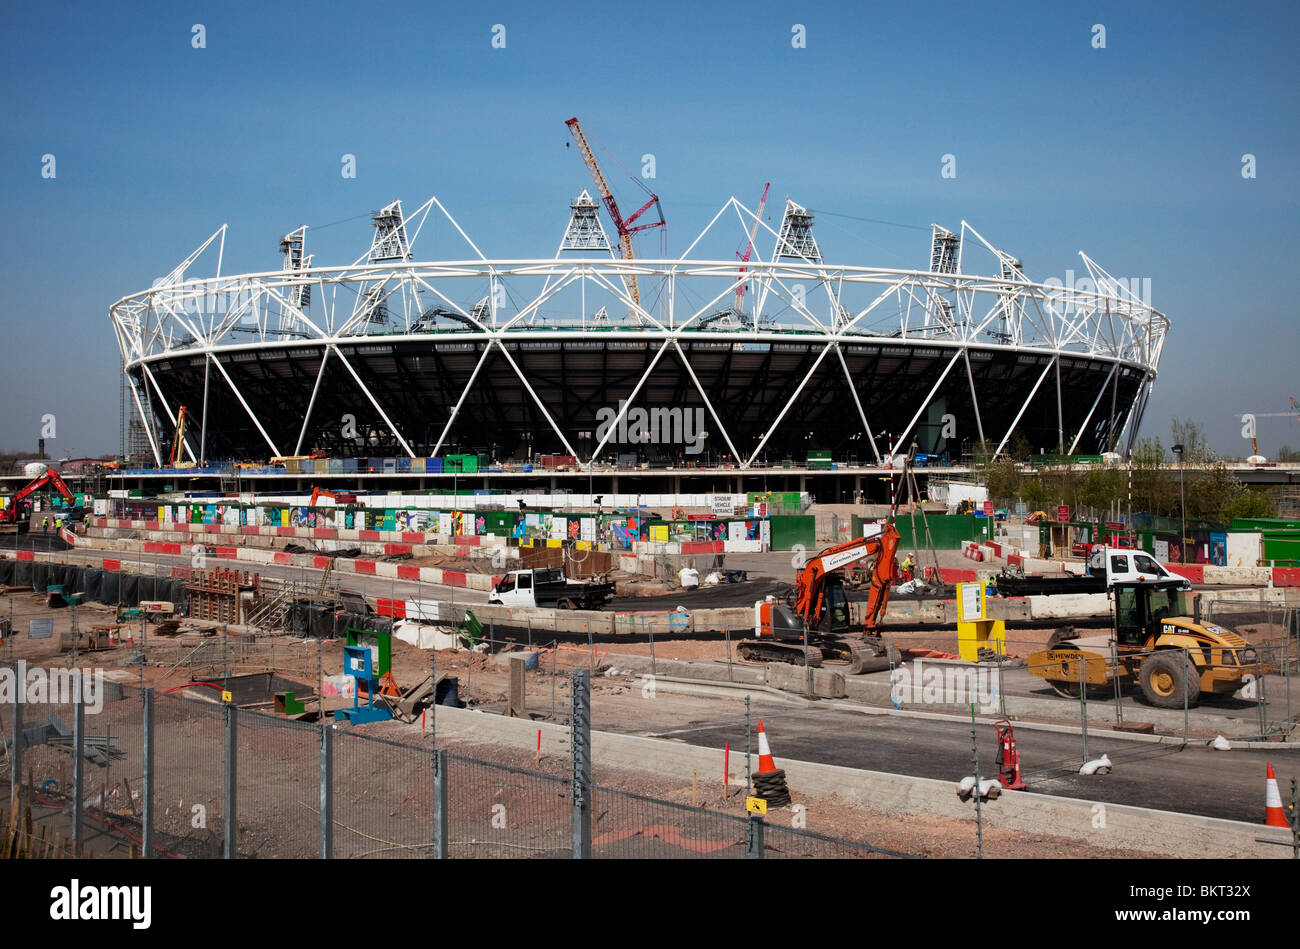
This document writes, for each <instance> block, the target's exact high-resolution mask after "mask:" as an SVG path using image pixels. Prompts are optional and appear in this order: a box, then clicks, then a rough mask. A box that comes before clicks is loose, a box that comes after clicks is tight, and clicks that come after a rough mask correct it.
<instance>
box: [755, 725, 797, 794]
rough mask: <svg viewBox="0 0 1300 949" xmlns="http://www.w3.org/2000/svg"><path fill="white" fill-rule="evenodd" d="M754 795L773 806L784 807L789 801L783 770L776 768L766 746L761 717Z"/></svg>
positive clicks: (769, 748)
mask: <svg viewBox="0 0 1300 949" xmlns="http://www.w3.org/2000/svg"><path fill="white" fill-rule="evenodd" d="M754 797H761V798H762V799H763V800H765V801H767V803H768V804H771V805H772V806H773V807H786V806H787V805H789V803H790V789H789V788H788V787H786V784H785V771H783V770H782V769H780V768H778V767H777V766H776V762H775V761H774V760H773V759H772V749H771V747H769V746H768V743H767V732H766V731H764V730H763V720H762V719H759V722H758V773H757V774H755V775H754Z"/></svg>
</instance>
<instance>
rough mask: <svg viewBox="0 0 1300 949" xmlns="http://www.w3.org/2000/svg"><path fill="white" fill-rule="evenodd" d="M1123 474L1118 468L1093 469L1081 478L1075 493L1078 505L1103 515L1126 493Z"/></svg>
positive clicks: (1125, 479) (1125, 480)
mask: <svg viewBox="0 0 1300 949" xmlns="http://www.w3.org/2000/svg"><path fill="white" fill-rule="evenodd" d="M1127 490H1128V488H1127V478H1126V475H1125V472H1124V471H1122V470H1121V469H1118V468H1094V469H1093V470H1092V471H1089V472H1088V473H1087V474H1086V475H1084V476H1083V480H1082V481H1081V482H1080V483H1079V490H1078V493H1077V495H1076V496H1077V498H1078V503H1079V504H1080V505H1081V506H1082V507H1085V508H1088V509H1089V510H1090V511H1092V512H1095V513H1104V512H1105V511H1107V510H1109V509H1110V506H1111V504H1112V503H1113V502H1115V501H1116V500H1120V499H1123V498H1124V497H1125V496H1126V492H1127Z"/></svg>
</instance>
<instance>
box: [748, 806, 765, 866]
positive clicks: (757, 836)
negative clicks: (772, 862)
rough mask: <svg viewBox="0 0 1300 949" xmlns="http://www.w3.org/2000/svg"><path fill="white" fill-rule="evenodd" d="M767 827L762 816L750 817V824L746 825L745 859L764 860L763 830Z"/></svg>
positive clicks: (753, 815) (754, 815)
mask: <svg viewBox="0 0 1300 949" xmlns="http://www.w3.org/2000/svg"><path fill="white" fill-rule="evenodd" d="M766 826H767V825H766V824H765V823H764V822H763V815H762V814H750V815H749V822H748V823H747V824H746V825H745V830H746V834H745V857H746V858H747V859H749V860H762V859H763V836H764V833H763V829H764V828H765V827H766Z"/></svg>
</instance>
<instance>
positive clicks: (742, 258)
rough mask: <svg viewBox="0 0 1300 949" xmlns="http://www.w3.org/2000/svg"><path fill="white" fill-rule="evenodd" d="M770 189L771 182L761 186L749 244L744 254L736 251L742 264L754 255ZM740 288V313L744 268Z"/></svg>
mask: <svg viewBox="0 0 1300 949" xmlns="http://www.w3.org/2000/svg"><path fill="white" fill-rule="evenodd" d="M771 187H772V182H770V181H769V182H768V183H767V184H765V185H763V197H761V198H759V200H758V213H757V214H755V215H754V225H753V227H751V228H750V229H749V243H748V244H746V245H745V253H744V254H741V253H740V251H736V256H737V257H739V258H740V262H741V263H742V264H747V263H749V258H750V255H751V254H753V253H754V239H755V238H757V237H758V225H759V222H760V221H762V220H763V208H764V207H766V206H767V190H768V189H769V188H771ZM740 280H741V283H740V286H738V287H736V310H737V312H742V311H743V307H744V304H745V283H744V280H745V268H744V267H741V268H740Z"/></svg>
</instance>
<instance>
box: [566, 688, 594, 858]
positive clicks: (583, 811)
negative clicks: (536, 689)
mask: <svg viewBox="0 0 1300 949" xmlns="http://www.w3.org/2000/svg"><path fill="white" fill-rule="evenodd" d="M590 689H591V676H590V673H589V672H588V671H587V670H586V669H574V670H573V682H572V685H571V689H570V691H571V692H572V708H573V714H572V717H571V719H570V720H571V721H572V723H573V724H572V731H573V740H572V745H573V858H574V859H575V860H587V859H590V857H591V692H590Z"/></svg>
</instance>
